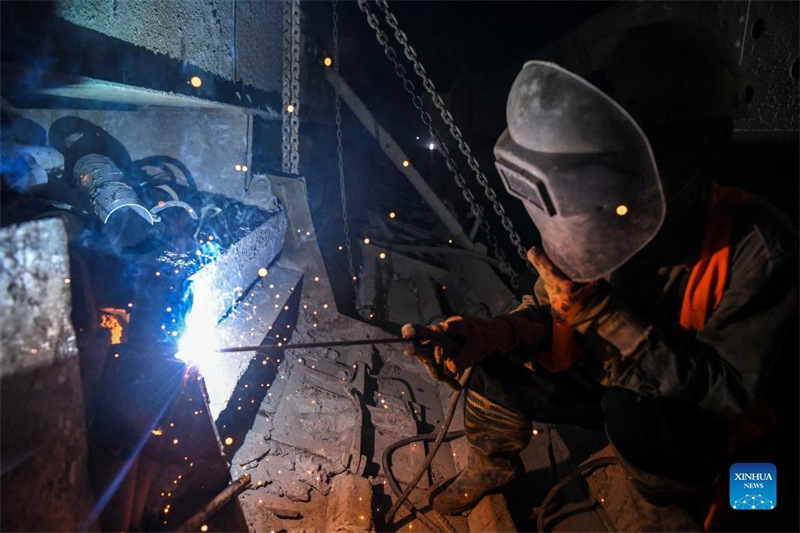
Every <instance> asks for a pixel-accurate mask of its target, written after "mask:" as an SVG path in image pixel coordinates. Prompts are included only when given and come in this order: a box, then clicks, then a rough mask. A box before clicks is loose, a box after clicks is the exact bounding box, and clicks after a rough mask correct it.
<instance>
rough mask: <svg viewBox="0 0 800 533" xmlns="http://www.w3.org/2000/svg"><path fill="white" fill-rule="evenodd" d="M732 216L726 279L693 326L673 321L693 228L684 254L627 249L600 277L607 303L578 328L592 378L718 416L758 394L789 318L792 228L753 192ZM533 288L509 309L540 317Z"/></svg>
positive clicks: (541, 299) (793, 312)
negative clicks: (625, 259) (631, 253)
mask: <svg viewBox="0 0 800 533" xmlns="http://www.w3.org/2000/svg"><path fill="white" fill-rule="evenodd" d="M733 218H734V226H733V231H732V235H731V260H730V271H729V272H730V274H729V277H728V285H727V287H726V289H725V291H724V293H723V297H722V300H721V302H720V304H719V306H718V307H717V309H716V310H714V312H713V313H712V314H711V316H710V317H709V319H708V321H707V323H706V325H705V327H703V329H701V330H700V331H698V332H696V333H695V332H693V333H687V332H685V331H683V330H682V328H681V327H680V323H679V322H680V310H681V302H682V300H683V296H684V292H685V289H686V285H687V282H688V279H689V274H690V271H691V268H692V266H693V264H694V262H695V261H696V259H697V258H696V254H695V255H694V257H693V254H692V252H691V250H692V248H695V247H696V244H697V238H696V235H698V234H699V235H701V236H702V230H701V229H700V231H696V232H692V233H690V234H688V235H687V237H686V239H685V248H684V251H683V253H681V252H680V251H679V250H678V251H674V252H670V253H662V254H655V255H656V256H658V255H660V256H661V259H659V260H653V259H650V260H649V261H648V260H636V258H634V260H632V261H631V262H630V263H629V264H627V265H625V266H624V267H623V268H621V269H619V270H618V271H616V272H614V273H613V274H612V275H611V276H610V277H609V278H608V279H607V281H608V282H609V284H610V285H611V287H612V300H611V302H612V303H611V304H610V305H609V306H608V307H607V308H606V311H605V312H604V313H602V314H601V315H600V316H598V317H597V319H595V320H593V321H592V322H591V323H588V324H585V325H584V326H582V327H581V328H579V329H578V342H579V343H580V345H581V347H582V349H583V353H584V355H585V356H586V359H587V360H588V363H589V364H588V366H590V367H592V365H593V363H595V364H594V369H595V372H594V375H595V376H597V377H598V379H603V382H604V383H605V384H607V385H612V386H618V387H623V388H626V389H629V390H632V391H635V392H637V393H640V394H642V395H646V396H662V397H670V398H677V399H683V400H687V401H690V402H692V403H694V404H696V405H697V406H698V407H699V408H700V409H702V410H703V411H706V412H708V413H709V414H710V415H712V416H714V417H718V418H731V417H733V416H735V415H736V414H738V413H740V412H742V411H744V410H746V409H747V407H748V406H749V404H750V403H751V402H752V401H753V399H754V398H756V397H758V396H760V395H762V394H763V392H764V388H765V387H767V386H769V383H770V378H771V376H772V373H773V369H774V366H775V364H776V360H777V358H778V356H779V354H780V351H781V345H782V343H783V341H784V337H785V332H786V331H787V328H788V327H789V326H790V324H791V323H792V322H796V321H797V302H798V292H797V290H798V279H797V278H798V258H797V239H798V237H797V231H796V229H795V228H794V226H793V225H792V224H791V222H790V221H789V220H788V218H786V217H785V216H783V215H782V214H781V213H779V212H778V211H777V210H776V209H774V208H773V207H772V206H770V205H769V204H767V203H766V202H764V201H762V200H759V199H752V200H751V201H749V202H748V203H746V204H745V205H742V206H739V207H738V208H737V209H736V210H735V212H734V213H733ZM693 235H694V236H695V238H694V239H693V238H692V237H693ZM672 248H674V247H672ZM681 255H683V257H681ZM535 292H536V296H535V297H525V298H524V299H523V304H522V305H521V306H520V307H519V308H518V309H517V310H516V311H515V312H525V313H531V314H533V315H536V316H537V319H540V318H541V316H542V315H543V314H545V312H546V307H547V306H548V302H547V295H546V292H545V291H544V288H543V286H542V284H541V280H540V282H539V283H537V286H536V289H535ZM794 356H797V354H794ZM609 360H611V361H618V362H620V363H621V364H619V365H608V364H606V365H604V367H603V368H604V369H605V370H602V371H601V373H603V374H604V375H599V374H598V372H597V370H599V369H600V366H599V365H597V364H596V362H601V363H607V362H608V361H609ZM611 368H613V369H614V371H613V372H608V369H611ZM590 373H591V372H590Z"/></svg>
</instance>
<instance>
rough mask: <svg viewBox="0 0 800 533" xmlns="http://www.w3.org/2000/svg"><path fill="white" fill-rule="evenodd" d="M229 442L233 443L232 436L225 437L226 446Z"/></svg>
mask: <svg viewBox="0 0 800 533" xmlns="http://www.w3.org/2000/svg"><path fill="white" fill-rule="evenodd" d="M231 444H233V438H232V437H228V438H226V439H225V445H226V446H230V445H231Z"/></svg>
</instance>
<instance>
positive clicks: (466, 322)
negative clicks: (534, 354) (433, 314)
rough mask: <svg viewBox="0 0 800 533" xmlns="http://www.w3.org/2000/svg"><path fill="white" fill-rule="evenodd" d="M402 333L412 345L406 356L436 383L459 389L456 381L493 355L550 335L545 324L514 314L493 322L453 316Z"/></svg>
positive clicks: (407, 325)
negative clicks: (420, 365)
mask: <svg viewBox="0 0 800 533" xmlns="http://www.w3.org/2000/svg"><path fill="white" fill-rule="evenodd" d="M402 333H403V338H405V339H409V340H411V341H412V344H411V346H409V347H407V348H406V350H405V354H406V355H409V356H411V357H415V358H416V359H418V360H419V361H420V362H421V363H422V364H423V365H424V366H425V368H426V369H427V370H428V373H430V375H431V377H433V379H436V380H438V381H444V382H445V383H447V384H448V385H450V386H451V387H453V388H456V389H457V388H458V381H457V380H456V378H458V377H459V376H461V375H462V374H463V372H464V371H465V370H466V369H467V368H469V367H471V366H473V365H475V364H477V363H480V362H481V361H483V360H484V359H485V358H486V357H488V356H489V355H490V354H491V353H492V352H496V351H508V350H510V349H512V348H514V347H515V346H517V345H518V344H532V343H534V342H538V341H539V340H540V339H542V338H544V337H545V336H547V335H548V334H549V332H548V328H547V326H546V325H545V324H542V323H539V322H535V321H532V320H530V319H527V318H525V317H523V316H515V315H514V314H513V313H512V314H510V315H506V316H504V317H500V318H493V319H490V320H484V319H482V318H474V317H460V316H453V317H450V318H448V319H447V320H445V321H444V322H442V323H440V324H436V325H434V326H430V327H425V326H418V325H415V324H406V325H405V326H403V329H402Z"/></svg>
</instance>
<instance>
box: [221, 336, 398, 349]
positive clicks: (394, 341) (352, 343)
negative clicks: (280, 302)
mask: <svg viewBox="0 0 800 533" xmlns="http://www.w3.org/2000/svg"><path fill="white" fill-rule="evenodd" d="M411 340H412V339H402V338H400V337H391V338H388V339H356V340H349V341H320V342H305V343H300V344H284V345H283V346H278V345H277V344H260V345H258V346H234V347H232V348H221V349H219V350H217V352H219V353H236V352H276V351H283V350H299V349H301V348H332V347H334V346H361V345H364V344H397V343H401V342H411Z"/></svg>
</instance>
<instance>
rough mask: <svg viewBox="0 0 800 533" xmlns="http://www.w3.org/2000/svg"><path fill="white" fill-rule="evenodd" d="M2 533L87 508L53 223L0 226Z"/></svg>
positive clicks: (59, 234)
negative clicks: (0, 228)
mask: <svg viewBox="0 0 800 533" xmlns="http://www.w3.org/2000/svg"><path fill="white" fill-rule="evenodd" d="M0 261H1V262H2V264H1V265H0V350H1V351H0V371H1V374H0V375H1V376H2V381H1V382H0V418H2V428H3V431H2V440H1V441H0V443H1V446H0V449H2V461H3V476H2V480H0V487H1V488H0V492H1V494H2V498H1V500H2V512H0V516H1V517H2V518H1V519H0V523H1V524H2V529H3V530H4V531H75V530H78V529H80V528H82V527H91V524H87V525H84V524H83V522H84V520H86V518H87V516H88V515H89V511H90V509H91V508H92V494H91V489H90V487H89V475H88V466H87V455H88V451H87V444H86V421H85V415H84V403H83V391H82V387H81V381H80V368H79V362H78V353H77V349H76V345H75V334H74V331H73V329H72V324H71V322H70V319H69V316H70V311H71V295H70V284H69V283H67V280H68V279H69V261H68V253H67V237H66V232H65V230H64V227H63V224H62V222H61V221H59V220H55V219H50V220H41V221H37V222H30V223H26V224H23V225H20V226H11V227H7V228H3V229H2V230H0Z"/></svg>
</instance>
